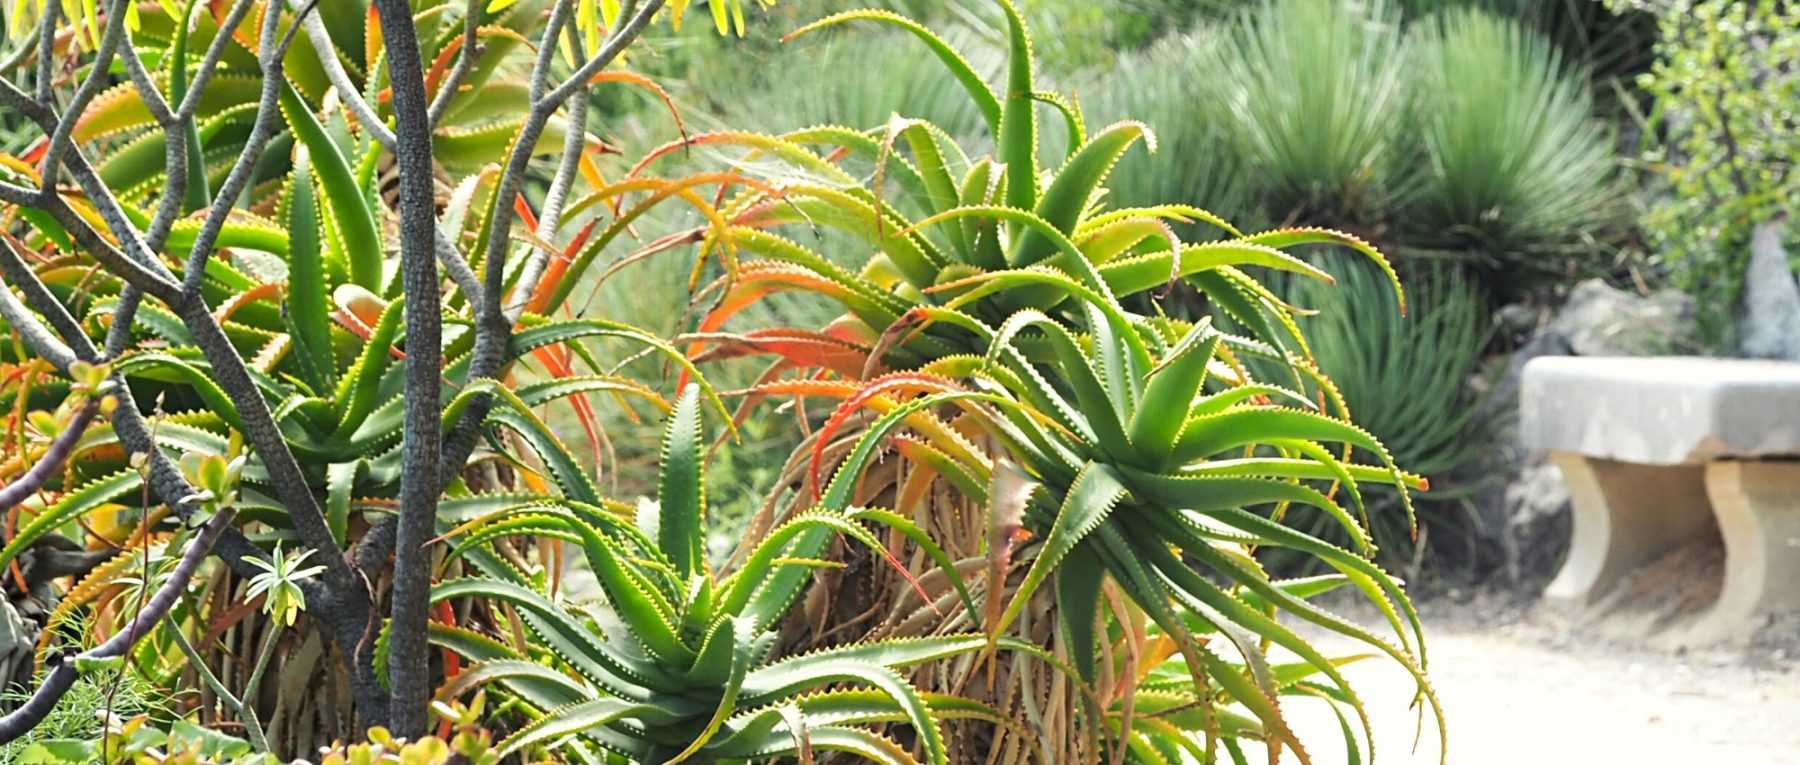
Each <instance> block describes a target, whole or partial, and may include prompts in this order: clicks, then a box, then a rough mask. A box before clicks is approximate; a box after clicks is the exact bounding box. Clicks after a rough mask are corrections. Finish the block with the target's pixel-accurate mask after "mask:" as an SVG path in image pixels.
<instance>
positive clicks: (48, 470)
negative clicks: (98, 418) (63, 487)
mask: <svg viewBox="0 0 1800 765" xmlns="http://www.w3.org/2000/svg"><path fill="white" fill-rule="evenodd" d="M98 411H100V400H99V399H90V400H89V401H88V402H87V403H86V404H83V405H82V406H81V408H80V409H77V410H75V416H73V417H70V418H69V421H68V422H66V423H64V424H63V430H62V432H61V433H58V434H56V438H55V439H52V440H51V441H50V447H49V448H47V449H45V450H44V454H43V456H40V457H38V461H37V462H36V463H33V464H32V466H31V469H30V470H27V471H25V472H24V474H22V475H20V476H19V477H18V478H17V479H16V480H14V481H13V482H12V483H9V484H7V485H6V486H5V487H0V512H6V511H8V510H11V509H13V506H14V505H17V504H19V503H20V502H23V501H24V500H25V498H26V497H29V496H31V495H33V494H36V493H37V492H38V490H39V489H42V488H44V483H45V482H47V481H49V480H50V477H51V476H53V475H56V474H57V473H58V472H60V471H61V470H62V465H63V461H65V460H67V459H68V458H69V453H70V452H72V451H74V450H75V442H77V441H80V440H81V434H83V433H86V432H87V429H88V424H89V423H91V422H93V421H94V413H95V412H98Z"/></svg>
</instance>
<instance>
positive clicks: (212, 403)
mask: <svg viewBox="0 0 1800 765" xmlns="http://www.w3.org/2000/svg"><path fill="white" fill-rule="evenodd" d="M113 370H114V371H116V372H118V373H119V374H121V375H124V376H125V377H136V376H138V375H149V374H151V373H157V374H164V375H172V376H174V377H175V378H176V379H179V380H181V381H182V382H185V383H187V384H188V385H189V386H190V387H192V388H193V389H194V393H195V394H197V395H199V396H200V400H202V401H205V402H206V406H207V407H208V408H210V409H212V410H213V411H214V412H217V413H218V414H219V416H220V417H223V418H224V419H225V423H226V424H228V425H230V426H231V427H232V429H234V430H237V431H240V432H241V431H242V430H243V429H244V423H243V420H242V419H240V418H239V417H238V410H237V406H236V405H235V404H233V403H232V402H231V397H230V396H227V395H225V389H224V388H220V387H219V384H218V383H217V382H214V381H213V378H212V375H211V374H209V372H210V370H208V371H202V370H200V369H199V368H197V367H195V366H194V365H193V364H190V363H188V362H186V361H183V360H181V359H179V358H176V357H175V356H173V355H171V354H167V353H161V352H157V351H139V352H137V353H133V354H131V355H128V356H126V357H125V358H123V359H120V360H119V361H118V362H116V363H115V364H114V365H113Z"/></svg>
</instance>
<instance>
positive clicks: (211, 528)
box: [0, 508, 236, 744]
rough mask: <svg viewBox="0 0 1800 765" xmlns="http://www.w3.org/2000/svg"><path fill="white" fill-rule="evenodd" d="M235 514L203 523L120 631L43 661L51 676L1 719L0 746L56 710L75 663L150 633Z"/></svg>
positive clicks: (119, 652)
mask: <svg viewBox="0 0 1800 765" xmlns="http://www.w3.org/2000/svg"><path fill="white" fill-rule="evenodd" d="M235 514H236V513H235V512H234V511H233V510H231V509H230V508H227V509H225V510H221V511H219V512H218V513H216V514H214V515H213V517H212V518H211V519H209V520H208V521H207V522H206V525H205V526H204V527H202V528H201V529H200V533H198V534H196V535H194V538H193V539H191V540H189V541H188V545H187V549H185V550H183V551H182V553H181V560H180V561H179V562H177V563H176V564H175V570H174V571H172V572H170V574H169V578H168V579H167V580H166V581H164V582H163V584H162V586H161V587H158V588H157V589H156V594H155V595H152V596H151V597H150V600H149V601H148V602H146V603H145V604H144V608H143V610H142V611H140V612H138V614H137V616H135V617H133V618H132V620H131V621H130V623H128V624H126V625H125V629H123V630H120V631H119V632H118V634H116V635H113V636H112V638H110V639H108V640H107V641H106V642H104V643H101V644H100V645H97V646H95V647H93V648H92V649H90V650H88V651H86V652H85V653H82V654H80V655H79V656H76V657H74V658H72V659H70V658H60V659H57V660H53V661H51V662H46V663H47V664H50V665H51V668H50V673H49V674H48V675H46V676H45V677H44V680H43V684H42V685H39V686H38V689H37V691H36V692H34V693H32V694H31V698H30V699H28V700H27V701H26V702H25V703H24V704H23V705H21V706H20V707H19V708H18V709H15V710H13V711H12V713H11V714H8V715H6V716H5V717H0V744H4V743H8V742H11V741H13V740H14V739H17V738H18V737H20V736H23V735H25V733H26V732H27V731H30V730H31V729H32V728H35V727H37V724H38V723H40V722H43V720H44V718H45V717H47V716H49V714H50V711H51V710H53V709H55V708H56V704H57V702H59V701H61V700H62V697H63V696H64V695H65V694H67V693H68V692H69V689H70V688H73V687H74V686H75V680H76V679H77V678H79V677H80V675H81V673H80V670H78V669H76V665H77V664H78V663H80V662H82V661H83V660H84V659H85V660H104V659H111V658H114V657H120V656H124V655H125V653H126V652H127V651H129V650H131V648H132V646H134V645H136V644H137V641H138V640H139V639H141V638H142V637H143V636H144V635H147V634H149V632H150V628H151V627H153V626H155V625H156V623H157V622H159V621H161V620H162V618H163V617H164V616H165V615H167V614H168V613H169V609H170V608H172V607H174V605H175V603H176V601H179V600H180V599H181V596H182V594H183V593H185V592H186V591H187V586H188V580H190V579H192V578H193V577H194V572H195V571H196V570H198V569H199V568H200V561H202V560H204V559H205V558H206V555H207V553H208V552H210V551H211V550H212V547H213V543H215V542H217V541H218V540H219V536H220V535H221V534H223V533H225V529H227V528H229V527H230V526H231V519H232V517H233V516H234V515H235Z"/></svg>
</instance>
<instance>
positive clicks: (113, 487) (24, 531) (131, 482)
mask: <svg viewBox="0 0 1800 765" xmlns="http://www.w3.org/2000/svg"><path fill="white" fill-rule="evenodd" d="M143 483H144V479H143V476H141V475H139V474H138V472H137V471H135V470H125V471H121V472H118V473H114V474H112V475H110V476H107V477H105V478H101V479H97V480H94V481H89V482H88V483H87V485H85V486H82V487H81V488H79V489H76V490H75V491H73V492H70V493H69V494H67V495H65V496H63V498H62V499H60V500H57V502H56V504H53V505H51V506H50V507H48V508H46V509H45V510H44V511H43V512H42V513H39V514H38V515H37V516H36V517H34V518H32V519H31V522H30V523H27V524H25V526H24V527H23V528H20V529H19V530H18V531H17V532H16V533H14V534H13V537H12V540H11V541H9V542H7V543H6V546H5V547H4V548H0V566H5V565H6V564H8V563H11V562H12V561H13V560H14V559H15V558H17V557H18V556H19V553H21V552H24V551H25V550H26V549H28V548H30V547H31V546H32V545H33V544H36V543H37V541H38V540H40V539H43V538H44V537H45V536H47V535H50V534H53V533H56V530H57V529H58V528H61V527H62V526H63V525H64V524H67V523H69V522H70V521H73V520H75V519H76V518H80V517H81V516H83V515H86V514H88V513H91V512H93V511H95V510H98V509H100V508H102V507H105V506H106V505H107V503H109V502H111V501H113V500H115V499H118V498H119V497H120V496H122V495H124V494H125V493H126V492H129V491H132V490H134V489H137V488H139V487H141V486H143Z"/></svg>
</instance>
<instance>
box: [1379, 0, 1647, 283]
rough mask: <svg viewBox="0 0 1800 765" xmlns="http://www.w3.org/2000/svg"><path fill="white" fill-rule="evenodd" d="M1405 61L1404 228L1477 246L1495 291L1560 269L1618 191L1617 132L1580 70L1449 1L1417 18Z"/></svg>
mask: <svg viewBox="0 0 1800 765" xmlns="http://www.w3.org/2000/svg"><path fill="white" fill-rule="evenodd" d="M1412 42H1413V44H1412V48H1411V50H1410V58H1409V63H1408V65H1407V68H1408V70H1409V72H1410V73H1411V75H1412V82H1411V87H1410V89H1409V92H1410V95H1411V112H1410V116H1409V119H1408V120H1407V121H1408V122H1409V123H1410V124H1411V125H1413V126H1416V130H1417V132H1418V134H1417V138H1416V140H1417V141H1418V146H1419V148H1420V149H1421V152H1420V155H1419V157H1420V162H1421V166H1420V167H1418V168H1417V170H1416V173H1417V181H1418V186H1417V188H1415V189H1413V190H1412V191H1411V193H1410V194H1409V202H1408V204H1407V205H1406V213H1405V215H1404V216H1403V217H1404V220H1405V223H1406V225H1407V226H1408V227H1409V228H1410V229H1411V231H1410V232H1409V235H1408V236H1409V238H1416V240H1417V241H1419V242H1420V243H1429V244H1431V245H1435V246H1438V247H1443V248H1448V249H1456V250H1461V251H1466V252H1470V253H1473V254H1475V255H1476V256H1477V259H1478V260H1479V261H1480V262H1481V263H1482V265H1483V266H1484V268H1485V270H1486V274H1487V279H1488V281H1489V283H1490V285H1491V286H1492V287H1494V288H1495V291H1496V292H1497V293H1500V294H1502V295H1517V294H1519V290H1518V288H1519V287H1520V286H1521V285H1523V284H1524V283H1526V282H1527V280H1528V279H1529V278H1530V277H1532V276H1540V277H1541V276H1542V275H1544V274H1545V273H1546V272H1548V273H1550V274H1557V273H1564V272H1566V271H1567V270H1568V269H1567V268H1566V267H1564V262H1563V261H1564V260H1566V258H1564V259H1558V258H1553V257H1550V255H1551V254H1554V253H1558V252H1560V254H1564V255H1566V254H1567V253H1568V251H1569V249H1570V248H1571V244H1573V248H1574V249H1576V250H1577V251H1579V250H1580V249H1581V237H1582V235H1583V234H1585V233H1588V231H1589V230H1590V229H1592V228H1593V227H1594V226H1595V225H1596V224H1597V223H1599V222H1601V221H1603V220H1605V219H1606V216H1607V213H1608V212H1609V210H1608V208H1609V205H1610V204H1611V202H1612V200H1613V199H1614V198H1615V196H1616V189H1615V187H1614V186H1613V183H1612V178H1613V168H1614V166H1615V160H1614V156H1613V151H1612V136H1611V135H1610V134H1609V133H1608V131H1607V130H1606V129H1605V127H1604V126H1603V125H1602V124H1601V123H1600V122H1598V121H1597V120H1595V119H1594V118H1593V104H1592V100H1591V99H1590V98H1589V96H1588V92H1587V86H1586V83H1585V81H1584V79H1583V78H1582V77H1581V73H1580V71H1579V70H1576V69H1573V68H1571V67H1569V66H1567V65H1566V64H1565V58H1564V56H1563V55H1562V54H1561V53H1560V52H1559V51H1558V50H1557V49H1556V46H1555V45H1553V44H1552V43H1551V42H1550V41H1549V40H1547V39H1545V38H1544V37H1543V36H1542V35H1540V34H1538V33H1537V32H1535V31H1533V30H1531V29H1529V28H1526V27H1525V26H1523V25H1522V24H1520V23H1519V22H1516V21H1514V20H1512V19H1509V18H1505V17H1501V16H1495V15H1493V14H1490V13H1488V12H1485V11H1480V10H1475V9H1467V8H1465V9H1457V10H1450V11H1445V12H1443V13H1441V14H1439V15H1437V16H1434V17H1432V18H1431V19H1428V20H1426V21H1424V22H1422V23H1420V24H1418V25H1415V26H1414V27H1413V30H1412Z"/></svg>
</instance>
